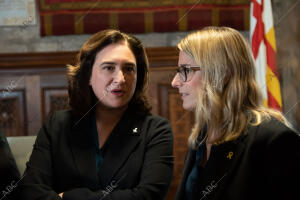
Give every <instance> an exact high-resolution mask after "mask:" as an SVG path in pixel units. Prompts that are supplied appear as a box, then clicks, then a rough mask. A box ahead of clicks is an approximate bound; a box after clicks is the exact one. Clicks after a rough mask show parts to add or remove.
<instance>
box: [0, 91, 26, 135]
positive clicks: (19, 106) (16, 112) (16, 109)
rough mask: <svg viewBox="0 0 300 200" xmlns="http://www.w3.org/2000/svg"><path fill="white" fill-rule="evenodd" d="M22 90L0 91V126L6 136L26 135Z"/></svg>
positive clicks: (24, 103)
mask: <svg viewBox="0 0 300 200" xmlns="http://www.w3.org/2000/svg"><path fill="white" fill-rule="evenodd" d="M24 93H25V91H24V90H12V91H7V90H2V91H0V127H1V129H2V130H3V132H4V133H5V135H6V136H22V135H27V131H26V130H27V124H26V106H25V105H26V102H25V94H24Z"/></svg>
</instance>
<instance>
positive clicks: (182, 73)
mask: <svg viewBox="0 0 300 200" xmlns="http://www.w3.org/2000/svg"><path fill="white" fill-rule="evenodd" d="M198 70H200V67H199V66H190V65H181V66H180V67H179V68H178V69H176V72H177V74H179V78H180V81H182V82H188V81H190V80H191V79H192V78H193V75H194V74H195V71H198Z"/></svg>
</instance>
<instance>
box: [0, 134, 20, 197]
mask: <svg viewBox="0 0 300 200" xmlns="http://www.w3.org/2000/svg"><path fill="white" fill-rule="evenodd" d="M19 180H20V173H19V171H18V169H17V166H16V162H15V159H14V158H13V156H12V153H11V151H10V148H9V145H8V143H7V139H6V137H5V135H4V134H3V133H2V131H1V129H0V192H1V193H0V199H1V200H13V199H15V197H14V193H15V187H17V185H18V184H17V183H18V181H19ZM4 196H5V197H4Z"/></svg>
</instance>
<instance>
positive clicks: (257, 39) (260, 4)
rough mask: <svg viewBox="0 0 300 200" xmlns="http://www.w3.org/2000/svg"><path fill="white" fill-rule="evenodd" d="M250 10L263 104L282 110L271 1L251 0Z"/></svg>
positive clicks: (257, 72) (251, 29) (251, 33)
mask: <svg viewBox="0 0 300 200" xmlns="http://www.w3.org/2000/svg"><path fill="white" fill-rule="evenodd" d="M250 12H251V14H250V40H251V48H252V53H253V56H254V59H255V65H256V66H255V67H256V80H257V82H258V84H259V87H260V88H261V91H262V95H263V104H264V106H265V107H270V108H274V109H277V110H280V111H281V110H282V102H281V94H280V84H279V76H278V73H277V69H276V43H275V32H274V25H273V15H272V7H271V1H270V0H251V5H250Z"/></svg>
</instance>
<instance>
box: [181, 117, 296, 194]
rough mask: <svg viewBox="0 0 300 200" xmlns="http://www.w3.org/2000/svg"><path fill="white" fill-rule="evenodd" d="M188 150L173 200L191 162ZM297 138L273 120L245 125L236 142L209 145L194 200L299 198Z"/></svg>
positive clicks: (191, 164)
mask: <svg viewBox="0 0 300 200" xmlns="http://www.w3.org/2000/svg"><path fill="white" fill-rule="evenodd" d="M195 154H196V151H195V150H193V149H189V150H188V153H187V155H186V160H185V166H184V172H183V175H182V179H181V183H180V185H179V188H178V190H177V194H176V198H175V199H176V200H186V199H187V198H186V196H185V190H186V189H185V187H186V183H187V179H188V176H189V174H190V172H191V170H192V168H193V164H194V162H195ZM299 169H300V136H299V135H298V134H297V133H295V132H294V131H293V130H291V129H289V128H288V127H286V126H285V125H283V124H282V123H281V122H279V121H278V120H276V119H272V120H270V121H265V122H263V123H262V124H260V125H259V126H250V125H249V126H248V128H247V129H246V130H245V131H244V133H243V135H242V136H240V137H239V138H238V139H236V140H234V141H230V142H225V143H223V144H220V145H213V146H212V148H211V152H210V157H209V159H208V161H207V162H206V164H205V166H204V167H203V169H202V170H200V172H199V176H198V177H199V178H198V179H199V180H198V184H199V185H198V192H199V194H200V196H199V197H197V198H196V199H197V200H200V199H202V200H219V199H222V200H241V199H243V200H253V199H264V200H265V199H272V200H274V199H276V200H277V199H278V200H279V199H300V186H299V180H300V170H299Z"/></svg>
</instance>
